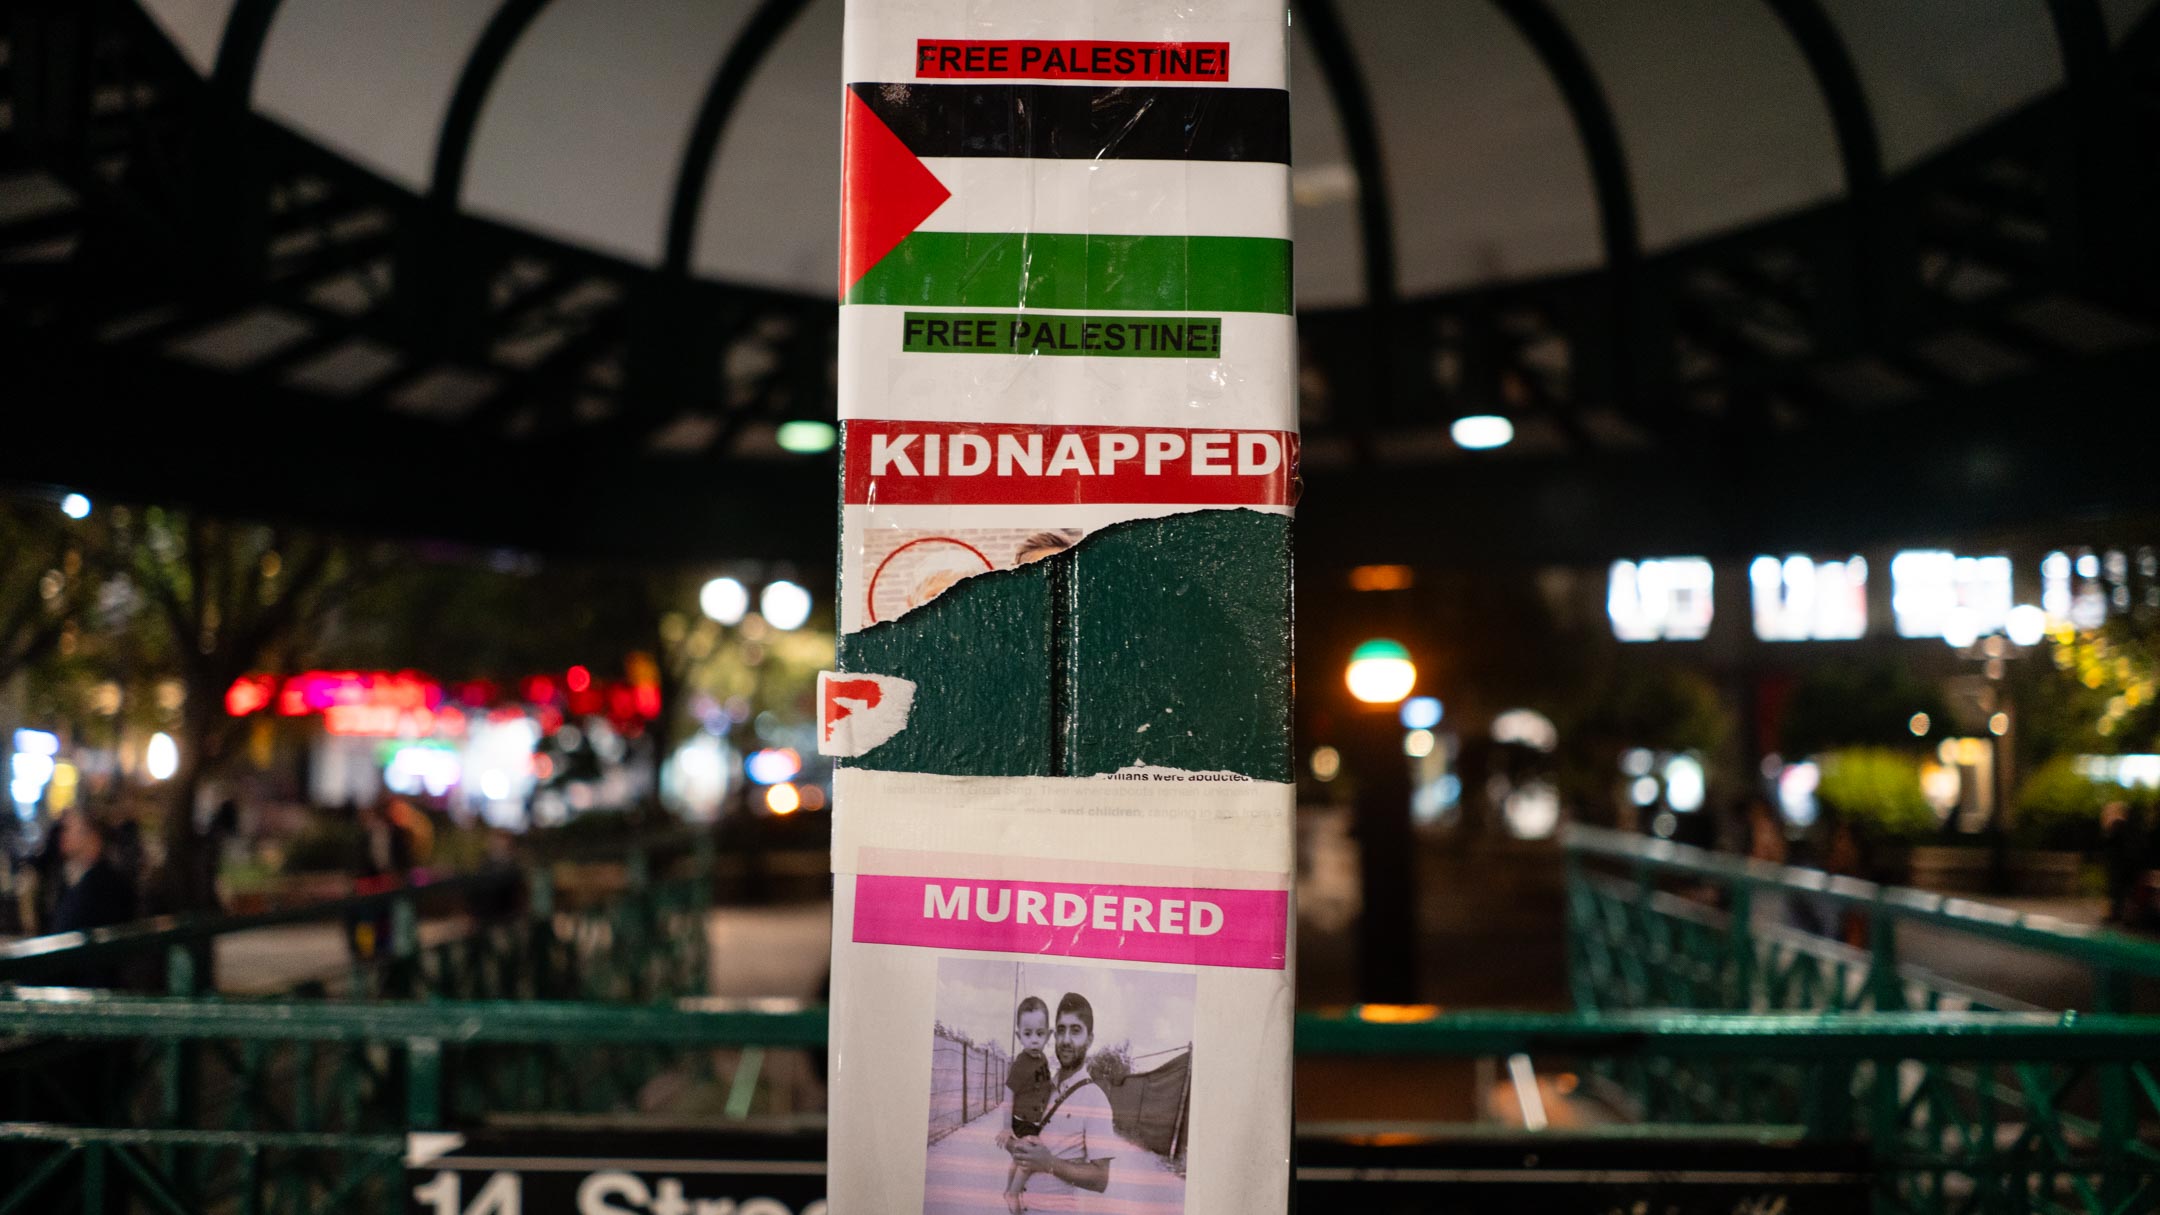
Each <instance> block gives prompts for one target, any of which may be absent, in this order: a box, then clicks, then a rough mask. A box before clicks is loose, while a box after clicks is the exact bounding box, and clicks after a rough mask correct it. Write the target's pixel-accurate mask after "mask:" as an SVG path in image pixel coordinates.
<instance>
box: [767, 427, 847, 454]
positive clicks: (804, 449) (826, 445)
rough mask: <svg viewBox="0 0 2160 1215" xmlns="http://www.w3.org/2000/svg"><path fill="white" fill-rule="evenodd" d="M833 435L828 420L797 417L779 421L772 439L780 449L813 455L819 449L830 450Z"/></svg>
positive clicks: (819, 450)
mask: <svg viewBox="0 0 2160 1215" xmlns="http://www.w3.org/2000/svg"><path fill="white" fill-rule="evenodd" d="M833 435H834V431H833V428H832V423H830V422H816V421H811V420H809V419H807V418H798V419H796V420H795V421H793V422H782V423H780V429H779V430H778V431H776V432H774V434H773V441H774V442H776V443H778V444H779V445H780V450H782V451H792V452H794V453H795V454H797V455H802V456H814V455H816V454H818V453H819V452H821V451H831V450H832V445H833Z"/></svg>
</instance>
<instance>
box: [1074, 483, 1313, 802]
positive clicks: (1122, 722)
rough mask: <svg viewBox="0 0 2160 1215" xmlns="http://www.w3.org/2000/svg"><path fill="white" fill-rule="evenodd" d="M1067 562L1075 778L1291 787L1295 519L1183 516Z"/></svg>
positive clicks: (1098, 541) (1250, 514)
mask: <svg viewBox="0 0 2160 1215" xmlns="http://www.w3.org/2000/svg"><path fill="white" fill-rule="evenodd" d="M1069 557H1070V559H1071V561H1072V581H1071V593H1070V600H1069V602H1070V607H1069V610H1068V614H1067V619H1066V625H1067V629H1068V634H1069V636H1070V638H1071V642H1070V644H1069V645H1068V647H1067V649H1066V655H1067V674H1068V680H1067V694H1066V697H1065V708H1066V712H1065V717H1064V722H1065V734H1066V747H1065V750H1066V754H1067V756H1068V760H1067V762H1068V766H1069V768H1070V770H1071V771H1072V772H1073V774H1075V775H1089V774H1093V773H1098V772H1115V771H1117V770H1118V769H1120V768H1123V767H1127V766H1130V765H1137V764H1148V765H1152V766H1155V767H1161V768H1183V769H1186V770H1189V771H1195V772H1218V771H1229V772H1236V773H1241V774H1243V775H1246V776H1250V777H1252V778H1254V779H1256V780H1275V781H1287V780H1289V779H1290V520H1289V518H1288V517H1287V516H1284V515H1271V514H1264V513H1262V512H1260V511H1249V510H1211V511H1198V512H1194V513H1191V514H1183V515H1171V516H1169V517H1167V518H1163V519H1155V520H1150V521H1148V522H1146V523H1135V524H1127V525H1125V526H1123V527H1115V528H1111V529H1109V530H1107V531H1104V532H1101V533H1098V534H1097V535H1094V536H1091V537H1089V538H1088V540H1087V541H1086V542H1085V543H1083V544H1081V545H1079V546H1078V547H1076V548H1075V549H1074V550H1073V551H1072V552H1071V553H1070V554H1069Z"/></svg>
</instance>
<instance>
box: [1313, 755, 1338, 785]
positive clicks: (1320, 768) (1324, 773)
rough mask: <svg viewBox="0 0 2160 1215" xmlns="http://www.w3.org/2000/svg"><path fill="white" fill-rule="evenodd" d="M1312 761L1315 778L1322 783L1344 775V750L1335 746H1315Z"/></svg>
mask: <svg viewBox="0 0 2160 1215" xmlns="http://www.w3.org/2000/svg"><path fill="white" fill-rule="evenodd" d="M1311 762H1312V774H1313V779H1314V780H1316V781H1319V782H1321V783H1322V784H1325V783H1327V782H1328V781H1331V780H1334V779H1335V778H1336V777H1338V776H1341V775H1342V752H1340V751H1337V750H1336V749H1335V748H1333V747H1314V748H1313V753H1312V761H1311Z"/></svg>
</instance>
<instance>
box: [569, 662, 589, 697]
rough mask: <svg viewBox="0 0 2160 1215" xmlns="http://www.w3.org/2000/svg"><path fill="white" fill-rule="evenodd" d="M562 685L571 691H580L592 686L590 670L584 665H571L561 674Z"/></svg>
mask: <svg viewBox="0 0 2160 1215" xmlns="http://www.w3.org/2000/svg"><path fill="white" fill-rule="evenodd" d="M563 686H565V687H567V688H569V689H570V690H571V691H573V692H582V691H584V690H586V689H587V688H590V687H591V686H592V671H591V670H590V669H588V668H586V667H571V668H570V669H569V670H568V671H566V672H564V674H563Z"/></svg>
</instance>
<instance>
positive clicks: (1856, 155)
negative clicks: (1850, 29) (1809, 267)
mask: <svg viewBox="0 0 2160 1215" xmlns="http://www.w3.org/2000/svg"><path fill="white" fill-rule="evenodd" d="M1764 3H1766V4H1768V5H1769V6H1770V11H1771V12H1772V13H1775V14H1776V15H1777V19H1778V20H1779V21H1780V22H1781V23H1783V24H1784V26H1785V32H1786V33H1787V34H1788V35H1790V36H1791V38H1792V40H1793V43H1794V45H1796V46H1798V47H1799V48H1800V57H1801V58H1802V59H1804V60H1806V61H1807V66H1808V73H1809V75H1811V76H1813V77H1814V78H1815V88H1816V91H1818V92H1820V93H1821V94H1822V99H1823V106H1824V108H1826V109H1827V110H1829V112H1830V127H1831V130H1832V131H1833V132H1835V133H1836V135H1837V144H1838V161H1839V163H1840V164H1841V165H1842V167H1843V168H1844V171H1845V193H1846V194H1847V195H1848V196H1849V197H1850V198H1852V199H1853V201H1854V202H1855V203H1859V202H1862V201H1863V200H1867V199H1871V198H1872V197H1873V195H1874V193H1875V191H1876V190H1877V189H1879V188H1880V187H1881V186H1882V181H1883V160H1882V139H1881V136H1880V134H1879V133H1878V132H1877V131H1876V129H1875V114H1874V111H1872V110H1871V109H1869V108H1868V100H1867V90H1866V89H1865V88H1863V87H1862V85H1861V83H1860V70H1859V68H1858V67H1856V66H1855V65H1854V64H1853V58H1852V52H1851V51H1850V50H1849V49H1848V48H1847V47H1846V45H1845V39H1844V37H1843V36H1842V35H1840V34H1839V33H1838V29H1837V25H1836V23H1834V22H1832V21H1831V20H1830V14H1829V13H1828V12H1827V11H1825V10H1824V8H1823V6H1822V0H1764Z"/></svg>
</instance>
